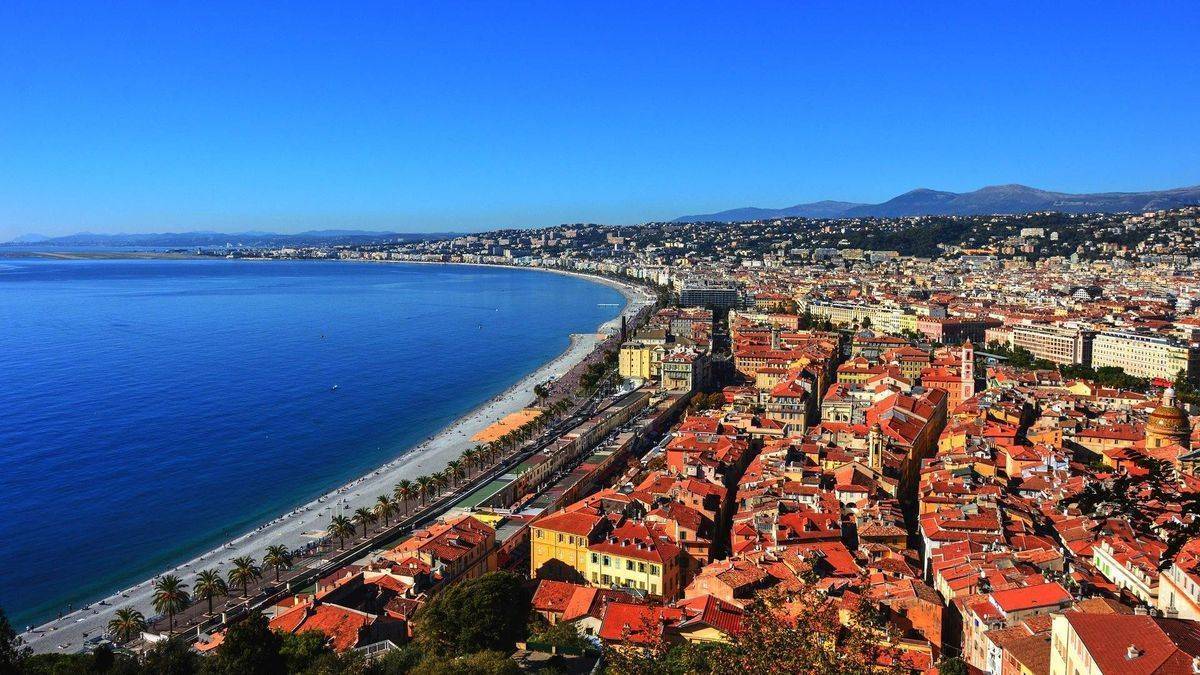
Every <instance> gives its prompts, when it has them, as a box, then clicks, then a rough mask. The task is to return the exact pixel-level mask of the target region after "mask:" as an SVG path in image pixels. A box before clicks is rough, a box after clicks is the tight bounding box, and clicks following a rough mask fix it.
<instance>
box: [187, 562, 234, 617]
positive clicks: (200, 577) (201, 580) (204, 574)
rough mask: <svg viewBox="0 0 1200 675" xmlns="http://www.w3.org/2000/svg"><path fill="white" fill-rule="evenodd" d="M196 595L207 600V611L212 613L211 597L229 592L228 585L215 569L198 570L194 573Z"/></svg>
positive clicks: (217, 596)
mask: <svg viewBox="0 0 1200 675" xmlns="http://www.w3.org/2000/svg"><path fill="white" fill-rule="evenodd" d="M195 590H196V597H200V598H204V599H206V600H208V613H209V615H210V616H211V615H212V613H213V598H219V597H221V596H222V595H225V594H227V593H229V586H227V585H226V584H225V580H224V579H222V578H221V573H220V572H218V571H217V570H211V569H210V570H200V573H199V574H197V575H196V589H195Z"/></svg>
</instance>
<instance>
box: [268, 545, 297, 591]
mask: <svg viewBox="0 0 1200 675" xmlns="http://www.w3.org/2000/svg"><path fill="white" fill-rule="evenodd" d="M263 565H264V566H266V567H269V568H271V569H273V570H275V583H279V572H280V570H285V569H287V568H289V567H291V566H292V552H291V551H289V550H288V547H286V546H284V545H283V544H272V545H271V546H268V547H267V551H266V553H265V554H263Z"/></svg>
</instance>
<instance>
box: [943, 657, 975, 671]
mask: <svg viewBox="0 0 1200 675" xmlns="http://www.w3.org/2000/svg"><path fill="white" fill-rule="evenodd" d="M937 669H938V675H967V673H968V672H970V671H969V670H968V669H967V664H966V662H965V661H963V660H962V659H960V658H959V657H957V656H955V657H953V658H949V659H942V660H940V661H938V662H937Z"/></svg>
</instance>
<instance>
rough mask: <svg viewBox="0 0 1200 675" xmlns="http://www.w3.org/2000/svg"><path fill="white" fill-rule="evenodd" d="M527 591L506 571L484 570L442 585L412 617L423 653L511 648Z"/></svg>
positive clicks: (521, 625) (520, 630)
mask: <svg viewBox="0 0 1200 675" xmlns="http://www.w3.org/2000/svg"><path fill="white" fill-rule="evenodd" d="M528 617H529V593H528V592H527V591H526V590H525V586H524V584H523V583H522V581H521V578H520V577H518V576H517V575H515V574H512V573H510V572H489V573H488V574H485V575H483V576H481V577H479V578H477V579H471V580H469V581H464V582H462V583H459V584H455V585H454V586H451V587H450V588H448V589H446V590H444V591H442V592H441V593H440V594H438V595H436V596H434V598H433V600H431V601H429V603H427V604H426V605H425V606H424V607H423V608H421V610H420V611H419V612H418V613H417V616H416V617H415V623H416V626H417V630H416V633H417V636H418V638H417V639H418V640H419V641H420V642H421V645H422V648H423V650H424V651H425V652H426V653H430V654H455V655H461V654H470V653H474V652H478V651H483V650H486V649H497V650H502V651H505V653H507V652H509V651H512V649H513V645H514V643H515V642H516V641H517V640H520V639H521V638H522V637H524V634H525V624H526V619H527V618H528Z"/></svg>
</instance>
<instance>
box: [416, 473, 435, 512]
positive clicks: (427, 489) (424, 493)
mask: <svg viewBox="0 0 1200 675" xmlns="http://www.w3.org/2000/svg"><path fill="white" fill-rule="evenodd" d="M435 489H436V485H435V481H434V479H433V477H432V476H421V477H419V478H417V494H419V495H420V496H421V506H425V504H426V502H427V501H428V500H429V495H431V494H433V491H434V490H435Z"/></svg>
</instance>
